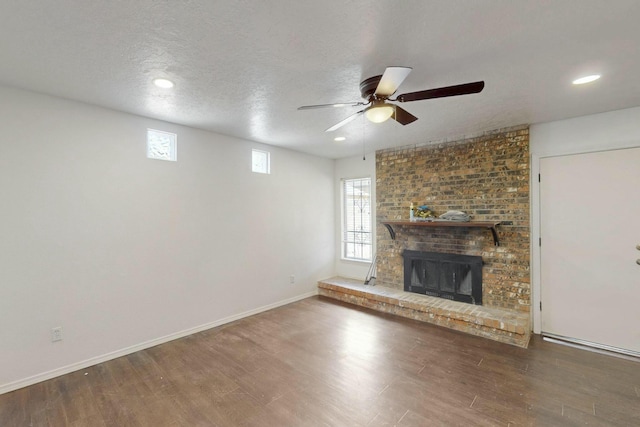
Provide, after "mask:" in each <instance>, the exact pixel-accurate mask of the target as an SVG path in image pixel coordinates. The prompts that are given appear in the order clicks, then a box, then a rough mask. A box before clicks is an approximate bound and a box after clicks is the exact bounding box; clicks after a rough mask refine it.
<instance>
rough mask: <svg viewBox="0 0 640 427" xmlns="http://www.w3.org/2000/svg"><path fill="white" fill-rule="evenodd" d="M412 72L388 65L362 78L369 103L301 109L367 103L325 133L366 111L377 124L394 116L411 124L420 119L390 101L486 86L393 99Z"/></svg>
mask: <svg viewBox="0 0 640 427" xmlns="http://www.w3.org/2000/svg"><path fill="white" fill-rule="evenodd" d="M410 72H411V68H410V67H387V68H386V70H384V74H382V75H380V76H374V77H369V78H368V79H366V80H363V81H362V83H360V94H361V95H362V97H363V98H364V99H365V100H366V102H362V101H359V102H346V103H337V104H319V105H305V106H302V107H299V108H298V110H312V109H316V108H327V107H357V106H364V105H366V106H367V107H366V108H364V109H362V110H360V111H358V112H357V113H354V114H352V115H350V116H349V117H347V118H346V119H344V120H342V121H341V122H338V123H336V124H335V125H333V126H331V127H330V128H329V129H327V130H326V131H325V132H332V131H334V130H336V129H339V128H341V127H342V126H344V125H346V124H347V123H349V122H350V121H352V120H353V119H355V118H356V117H358V116H360V115H361V114H363V113H364V115H365V116H366V117H367V119H369V120H370V121H372V122H374V123H382V122H384V121H386V120H387V119H390V118H391V119H393V120H395V121H397V122H398V123H400V124H401V125H408V124H409V123H413V122H414V121H416V120H418V118H417V117H416V116H414V115H413V114H411V113H409V112H408V111H407V110H405V109H403V108H401V107H400V106H398V105H396V104H391V103H390V102H410V101H420V100H423V99H432V98H444V97H447V96H458V95H468V94H472V93H478V92H481V91H482V89H483V88H484V81H479V82H473V83H464V84H460V85H455V86H446V87H441V88H437V89H428V90H421V91H418V92H409V93H403V94H402V95H398V96H396V97H395V98H394V99H391V98H390V97H391V96H392V95H393V94H394V93H396V91H397V90H398V87H399V86H400V85H401V84H402V82H403V81H404V79H406V78H407V76H408V75H409V73H410Z"/></svg>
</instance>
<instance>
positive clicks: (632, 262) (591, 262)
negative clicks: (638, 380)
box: [540, 148, 640, 355]
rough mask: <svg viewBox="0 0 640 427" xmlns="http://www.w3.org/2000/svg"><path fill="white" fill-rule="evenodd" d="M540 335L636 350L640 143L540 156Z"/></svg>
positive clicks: (639, 346)
mask: <svg viewBox="0 0 640 427" xmlns="http://www.w3.org/2000/svg"><path fill="white" fill-rule="evenodd" d="M540 175H541V181H540V229H541V238H542V246H541V252H540V255H541V301H542V332H543V333H548V334H553V335H557V336H562V337H568V338H573V339H577V340H582V341H587V342H590V343H594V344H598V345H600V346H603V347H615V348H617V349H622V350H627V352H628V353H637V354H638V355H640V264H638V263H640V261H637V260H640V250H638V249H637V248H636V245H640V148H631V149H624V150H613V151H606V152H599V153H588V154H577V155H570V156H559V157H549V158H543V159H540Z"/></svg>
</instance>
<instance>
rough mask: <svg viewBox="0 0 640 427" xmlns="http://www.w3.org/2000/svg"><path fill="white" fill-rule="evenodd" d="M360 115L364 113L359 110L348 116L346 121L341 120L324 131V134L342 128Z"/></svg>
mask: <svg viewBox="0 0 640 427" xmlns="http://www.w3.org/2000/svg"><path fill="white" fill-rule="evenodd" d="M362 113H364V110H360V111H358V112H357V113H353V114H352V115H350V116H349V117H347V118H346V119H344V120H342V121H341V122H338V123H336V124H335V125H333V126H331V127H330V128H329V129H327V130H325V132H333V131H334V130H336V129H338V128H341V127H342V126H344V125H346V124H347V123H349V122H350V121H351V120H353V119H355V118H356V117H358V116H359V115H360V114H362Z"/></svg>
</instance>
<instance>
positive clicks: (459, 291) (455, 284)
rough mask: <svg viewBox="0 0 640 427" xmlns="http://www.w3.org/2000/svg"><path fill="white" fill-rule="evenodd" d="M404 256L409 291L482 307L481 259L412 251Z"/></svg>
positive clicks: (471, 256) (407, 251)
mask: <svg viewBox="0 0 640 427" xmlns="http://www.w3.org/2000/svg"><path fill="white" fill-rule="evenodd" d="M402 256H403V258H404V290H405V291H406V292H414V293H418V294H423V295H429V296H434V297H439V298H445V299H448V300H453V301H459V302H465V303H468V304H475V305H482V265H483V262H482V257H481V256H474V255H459V254H449V253H444V252H423V251H412V250H408V249H407V250H405V251H404V252H403V254H402ZM427 267H429V272H427Z"/></svg>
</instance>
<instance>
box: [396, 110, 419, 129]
mask: <svg viewBox="0 0 640 427" xmlns="http://www.w3.org/2000/svg"><path fill="white" fill-rule="evenodd" d="M391 118H392V119H393V120H395V121H396V122H398V123H400V124H401V125H408V124H409V123H413V122H415V121H416V120H418V118H417V117H416V116H414V115H413V114H411V113H410V112H408V111H407V110H405V109H404V108H401V107H399V106H397V105H394V106H393V115H392V116H391Z"/></svg>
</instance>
